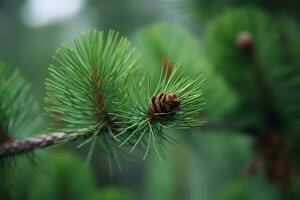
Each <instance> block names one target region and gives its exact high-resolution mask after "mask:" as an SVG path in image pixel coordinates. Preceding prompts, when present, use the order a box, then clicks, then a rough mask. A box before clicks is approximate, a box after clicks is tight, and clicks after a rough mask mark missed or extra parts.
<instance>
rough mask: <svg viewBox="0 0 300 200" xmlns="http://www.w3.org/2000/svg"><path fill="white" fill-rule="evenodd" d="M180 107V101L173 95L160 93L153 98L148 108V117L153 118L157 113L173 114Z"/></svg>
mask: <svg viewBox="0 0 300 200" xmlns="http://www.w3.org/2000/svg"><path fill="white" fill-rule="evenodd" d="M179 106H180V100H179V99H178V97H177V95H176V94H175V93H160V94H158V95H156V96H153V97H152V99H151V102H150V104H149V107H148V115H149V116H151V117H155V114H158V113H169V114H172V113H174V112H173V111H176V109H177V108H178V107H179Z"/></svg>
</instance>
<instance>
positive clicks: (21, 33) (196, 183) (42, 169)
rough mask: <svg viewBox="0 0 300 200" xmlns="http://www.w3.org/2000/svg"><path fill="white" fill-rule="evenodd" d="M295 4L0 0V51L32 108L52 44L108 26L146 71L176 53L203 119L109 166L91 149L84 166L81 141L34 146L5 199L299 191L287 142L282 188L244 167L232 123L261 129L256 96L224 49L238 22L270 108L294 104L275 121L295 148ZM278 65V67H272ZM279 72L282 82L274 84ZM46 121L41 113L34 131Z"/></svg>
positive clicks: (279, 195)
mask: <svg viewBox="0 0 300 200" xmlns="http://www.w3.org/2000/svg"><path fill="white" fill-rule="evenodd" d="M299 6H300V3H299V2H298V1H296V0H294V1H293V0H285V1H280V0H275V1H269V0H257V1H256V0H255V1H253V0H229V1H224V0H210V1H207V0H186V1H185V0H182V1H181V0H152V1H147V0H123V1H118V0H98V1H96V0H64V1H59V0H51V1H50V0H48V1H47V0H24V1H16V0H1V1H0V59H1V60H2V61H4V62H6V63H8V64H9V66H10V67H11V68H20V69H21V71H22V73H23V75H24V76H25V78H26V79H27V80H28V81H29V82H30V83H31V85H32V90H33V93H34V94H35V96H36V98H37V99H38V101H39V102H40V104H41V107H43V106H44V101H43V98H44V96H45V85H44V81H45V78H46V77H47V73H48V72H47V67H48V66H49V65H50V64H51V62H53V59H52V56H53V55H54V52H55V50H56V48H57V47H58V46H59V45H61V44H63V43H65V42H70V43H71V42H72V41H73V39H74V38H75V37H76V36H78V35H79V33H80V32H81V31H84V30H88V29H90V28H97V29H100V30H103V31H108V30H109V29H114V30H116V31H118V32H120V33H121V34H122V35H125V36H127V37H129V38H130V40H131V41H132V43H133V44H134V45H135V46H137V49H138V50H140V52H141V63H142V64H143V65H145V72H147V73H150V74H152V75H153V76H154V77H158V76H159V75H158V74H159V70H160V65H161V60H162V59H164V58H168V59H170V60H171V62H172V63H175V62H177V61H180V62H183V64H184V71H185V74H187V75H190V76H192V77H195V78H196V77H197V76H200V75H201V74H202V75H204V77H205V79H206V81H205V83H204V86H203V90H204V93H205V98H206V102H207V104H206V105H205V109H204V115H203V118H204V119H203V120H205V121H210V120H211V119H213V120H212V122H211V123H208V125H206V126H204V127H203V128H193V129H191V130H188V131H184V132H182V131H181V132H178V131H175V130H169V131H168V132H169V134H174V135H179V136H178V139H179V140H180V141H181V142H180V144H179V145H178V146H175V147H170V148H168V149H166V152H165V159H164V160H158V159H157V158H155V157H151V158H149V159H147V160H146V161H137V160H133V161H131V162H126V163H124V164H123V169H122V170H121V171H119V170H118V169H115V168H113V170H112V173H110V171H111V170H110V169H109V167H110V166H109V165H108V163H107V158H106V156H105V155H104V154H103V153H101V152H98V151H96V152H95V154H94V155H93V159H92V161H91V163H90V164H87V162H86V153H87V149H85V148H82V149H76V144H68V145H63V146H60V147H55V148H53V149H49V150H47V151H43V152H38V158H35V161H34V163H35V164H36V166H35V167H34V168H33V167H32V166H30V165H29V166H28V165H26V167H24V166H25V164H24V166H23V165H22V164H19V167H18V170H16V171H18V172H16V174H17V175H16V176H15V177H17V178H15V179H16V180H15V181H14V182H15V183H16V185H17V187H16V188H15V189H14V190H13V193H14V195H13V196H14V199H116V200H117V199H122V200H123V199H149V200H154V199H155V200H159V199H162V200H168V199H170V200H171V199H172V200H175V199H180V200H181V199H191V200H198V199H201V200H202V199H203V200H215V199H216V200H219V199H220V200H221V199H222V200H227V199H228V200H242V199H251V200H252V199H255V200H259V199H261V200H267V199H270V200H271V199H272V200H276V199H299V198H300V196H299V195H300V179H299V178H297V177H298V176H297V166H298V165H297V162H298V159H297V152H298V151H297V148H294V149H296V150H295V151H294V152H295V153H294V154H295V156H294V155H292V156H291V158H289V159H290V160H292V161H291V162H292V163H293V164H292V166H293V167H294V168H295V169H296V170H294V172H293V179H292V181H291V183H290V185H289V186H288V189H286V188H284V189H283V188H282V187H279V186H278V185H276V184H272V182H271V181H270V180H268V178H266V174H265V172H264V170H258V171H257V172H256V173H253V174H251V175H248V176H247V175H245V169H246V168H247V166H248V165H249V162H250V161H251V160H252V158H253V154H254V153H253V152H255V149H253V140H254V139H253V136H251V135H249V134H247V133H246V134H245V133H244V132H243V131H242V130H241V129H242V128H240V127H245V126H246V125H249V124H251V125H252V124H255V125H257V126H259V127H261V124H263V123H264V121H263V120H262V119H261V116H262V114H261V113H262V112H261V110H263V109H261V108H260V105H264V103H263V101H261V99H259V98H254V97H253V96H259V95H258V94H257V93H259V92H257V91H258V90H259V89H257V88H256V86H255V87H254V86H252V84H253V83H254V82H255V81H256V79H254V80H253V79H252V78H251V77H250V78H249V77H248V75H247V73H249V72H247V71H246V72H245V71H243V70H244V69H246V68H247V67H249V66H251V60H250V61H249V60H247V58H245V57H244V55H243V52H239V49H238V48H236V36H237V34H238V33H239V32H240V31H247V32H250V33H251V34H253V38H254V41H255V42H256V43H255V47H256V49H257V54H258V55H257V56H258V59H260V61H261V62H260V64H261V65H262V68H263V72H265V73H266V77H267V79H268V80H271V81H270V88H271V89H272V91H273V94H274V96H275V97H277V96H280V97H281V96H282V97H287V99H282V98H277V100H276V101H277V102H279V104H280V106H279V107H280V108H281V107H283V109H282V110H285V107H288V108H289V109H292V110H288V109H287V110H286V111H285V112H286V113H294V111H295V113H296V114H293V115H288V114H287V115H284V116H285V117H284V119H285V120H286V121H289V122H290V121H292V122H293V123H291V124H290V123H286V124H287V125H285V126H287V127H288V128H287V129H285V130H288V131H286V132H285V133H287V134H286V135H287V136H286V138H287V140H292V141H295V144H294V145H293V146H296V147H297V141H299V139H300V138H299V136H298V137H297V134H299V129H298V128H294V127H297V124H299V123H298V122H299V116H300V115H299V114H298V113H299V110H300V109H299V106H298V104H299V101H298V100H299V98H298V97H296V94H297V93H299V92H300V91H299V85H300V84H299V83H298V82H300V79H299V78H300V77H297V76H296V75H298V76H300V74H299V68H300V66H299V64H300V62H299V61H300V59H299V55H300V40H299V36H300V35H299V33H300V31H299V16H300V13H299V9H300V7H299ZM278 66H280V67H278ZM286 66H289V68H288V69H290V71H289V73H288V75H286V76H283V77H279V78H278V77H277V76H275V75H274V76H273V74H276V73H277V74H284V72H282V71H280V70H282V69H286V68H287V67H286ZM249 68H250V67H249ZM219 69H220V70H219ZM240 69H242V70H240ZM273 69H276V70H273ZM218 70H219V71H218ZM283 71H284V70H283ZM269 72H270V73H269ZM271 72H272V73H271ZM273 72H274V73H273ZM291 74H292V75H291ZM274 77H275V78H274ZM276 77H277V79H276ZM273 80H274V81H273ZM272 81H273V82H272ZM289 81H290V82H292V83H293V85H292V86H293V87H292V89H293V90H292V91H291V90H287V89H285V88H283V89H281V88H280V86H283V85H284V84H283V83H289ZM292 83H291V84H292ZM277 86H279V87H277ZM277 88H279V89H277ZM288 89H290V87H288ZM281 91H283V92H282V93H280V92H281ZM248 95H249V96H251V97H249V96H248ZM257 99H259V100H257ZM262 107H263V106H262ZM290 107H292V108H290ZM297 109H298V110H297ZM43 114H44V112H42V113H41V115H43ZM220 121H221V122H220ZM47 124H48V122H47V118H46V117H45V120H44V127H45V128H44V131H42V132H45V130H46V127H47ZM233 127H238V128H233ZM290 127H293V128H290ZM247 128H249V127H247ZM288 133H289V134H288ZM278 148H279V147H278ZM21 163H22V162H21ZM283 174H284V173H283ZM282 176H284V175H282ZM287 176H288V175H287ZM298 197H299V198H298Z"/></svg>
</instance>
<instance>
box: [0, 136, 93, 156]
mask: <svg viewBox="0 0 300 200" xmlns="http://www.w3.org/2000/svg"><path fill="white" fill-rule="evenodd" d="M91 135H92V133H87V134H77V133H74V134H69V133H64V132H53V133H49V134H41V135H37V136H33V137H28V138H25V139H19V140H12V141H8V142H5V143H3V144H1V145H0V159H2V158H5V157H9V156H16V155H19V154H23V153H29V152H31V151H34V150H38V149H44V148H47V147H50V146H54V145H58V144H62V143H66V142H70V141H75V140H80V139H85V138H88V137H90V136H91Z"/></svg>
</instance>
